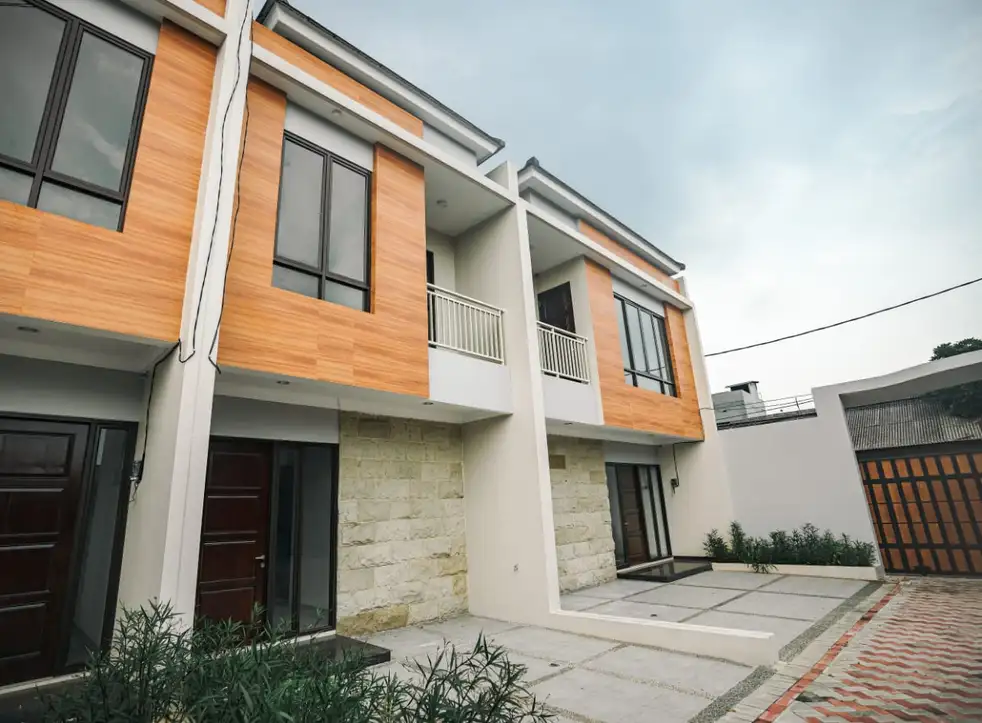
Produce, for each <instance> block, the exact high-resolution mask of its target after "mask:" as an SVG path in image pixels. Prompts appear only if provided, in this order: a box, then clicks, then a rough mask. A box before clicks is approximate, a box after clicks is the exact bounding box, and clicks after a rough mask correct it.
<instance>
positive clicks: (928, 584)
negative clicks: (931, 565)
mask: <svg viewBox="0 0 982 723" xmlns="http://www.w3.org/2000/svg"><path fill="white" fill-rule="evenodd" d="M830 653H831V654H830V655H827V656H826V658H827V659H826V660H825V661H824V664H823V661H820V662H819V663H818V664H816V666H815V667H814V668H812V670H811V671H810V672H809V673H808V674H806V675H805V676H804V677H803V678H802V681H801V682H800V683H799V685H798V686H796V688H793V689H792V695H794V696H795V697H794V699H793V700H792V701H791V702H790V706H789V707H785V706H787V703H786V702H784V703H783V704H781V703H780V702H779V703H778V704H776V705H774V706H772V707H771V708H770V709H769V710H768V711H767V712H766V713H764V714H763V715H762V716H761V717H760V718H758V720H760V721H774V720H777V721H779V723H799V722H800V721H807V722H808V723H832V722H833V721H834V722H836V723H839V722H841V721H849V722H850V723H855V722H860V723H899V722H900V721H982V580H945V579H940V578H927V579H917V580H910V581H906V582H905V583H903V584H902V585H901V586H900V588H899V590H898V591H897V592H896V594H895V595H894V596H893V598H892V599H890V601H889V602H888V603H887V604H886V605H885V606H884V607H883V609H882V610H880V611H879V612H877V613H876V614H875V615H874V616H872V618H870V619H869V621H868V622H866V623H865V624H861V623H858V624H857V626H856V628H854V629H853V630H852V631H850V633H849V634H846V635H845V636H843V638H842V639H840V641H839V642H838V643H836V644H835V645H834V646H833V648H832V650H831V651H830Z"/></svg>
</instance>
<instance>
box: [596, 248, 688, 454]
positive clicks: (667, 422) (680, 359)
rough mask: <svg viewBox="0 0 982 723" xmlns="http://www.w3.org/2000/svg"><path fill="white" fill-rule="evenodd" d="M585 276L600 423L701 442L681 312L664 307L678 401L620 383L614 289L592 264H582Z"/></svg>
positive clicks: (603, 272) (621, 371) (603, 271)
mask: <svg viewBox="0 0 982 723" xmlns="http://www.w3.org/2000/svg"><path fill="white" fill-rule="evenodd" d="M586 272H587V288H588V292H589V298H590V313H591V315H592V316H593V338H594V343H595V345H596V349H597V367H598V370H599V373H600V398H601V401H602V403H603V411H604V423H605V424H607V425H610V426H613V427H624V428H626V429H634V430H638V431H642V432H654V433H658V434H671V435H677V436H680V437H686V438H688V439H702V438H703V428H702V417H701V415H700V414H699V401H698V399H697V396H696V385H695V377H694V375H693V372H692V359H691V356H690V352H689V342H688V338H687V336H686V331H685V319H684V318H683V315H682V312H681V311H680V310H679V309H676V308H675V307H673V306H670V305H668V304H665V328H666V331H667V335H668V344H669V347H670V351H671V356H672V368H673V369H674V370H675V379H676V384H677V389H678V396H677V397H669V396H666V395H664V394H659V393H658V392H653V391H650V390H648V389H641V388H639V387H634V386H631V385H630V384H628V383H626V382H625V381H624V361H623V359H622V358H621V342H620V331H619V329H618V326H617V312H616V308H615V306H614V284H613V280H612V278H611V275H610V272H609V271H608V270H607V269H605V268H604V267H602V266H600V265H598V264H595V263H593V262H592V261H587V266H586Z"/></svg>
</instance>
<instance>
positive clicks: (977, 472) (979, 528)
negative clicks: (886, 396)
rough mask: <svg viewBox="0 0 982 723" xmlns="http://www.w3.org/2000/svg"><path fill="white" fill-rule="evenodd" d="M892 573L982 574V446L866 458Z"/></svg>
mask: <svg viewBox="0 0 982 723" xmlns="http://www.w3.org/2000/svg"><path fill="white" fill-rule="evenodd" d="M859 469H860V472H861V473H862V478H863V488H864V490H865V492H866V502H867V504H868V505H869V509H870V516H871V517H872V519H873V528H874V530H875V532H876V539H877V543H878V544H879V547H880V556H881V557H882V559H883V567H884V569H885V570H886V571H887V572H896V573H916V574H935V575H937V574H940V575H982V444H980V443H979V442H970V443H959V444H946V445H934V446H933V447H921V448H903V449H894V450H875V451H869V452H862V453H860V454H859Z"/></svg>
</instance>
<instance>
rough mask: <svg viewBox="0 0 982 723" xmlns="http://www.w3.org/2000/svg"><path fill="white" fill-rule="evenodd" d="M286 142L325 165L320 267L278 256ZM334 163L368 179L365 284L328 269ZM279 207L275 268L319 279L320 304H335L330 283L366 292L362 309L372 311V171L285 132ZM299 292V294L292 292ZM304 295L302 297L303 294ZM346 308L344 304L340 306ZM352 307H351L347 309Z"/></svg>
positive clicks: (281, 159) (277, 204) (366, 182)
mask: <svg viewBox="0 0 982 723" xmlns="http://www.w3.org/2000/svg"><path fill="white" fill-rule="evenodd" d="M287 141H289V142H291V143H295V144H297V145H298V146H300V147H301V148H304V149H305V150H308V151H310V152H312V153H316V154H318V155H320V156H321V157H322V159H323V162H324V166H323V169H322V171H321V173H322V177H321V184H322V189H323V192H322V193H321V208H320V211H321V216H320V260H321V263H320V268H316V267H314V266H310V265H308V264H304V263H300V262H298V261H294V260H292V259H288V258H285V257H282V256H280V255H279V254H278V250H279V209H280V206H281V201H282V198H283V196H282V194H283V187H284V184H283V162H284V159H285V156H286V144H287ZM334 164H338V165H340V166H342V167H343V168H346V169H347V170H349V171H352V172H354V173H357V174H358V175H360V176H362V177H364V179H365V267H364V268H365V281H359V280H357V279H352V278H350V277H348V276H343V275H342V274H337V273H334V272H332V271H329V270H328V268H327V267H328V262H329V259H330V253H331V181H332V177H333V174H332V173H331V169H332V167H333V166H334ZM276 208H277V217H276V220H277V229H276V239H275V241H274V242H273V266H280V267H282V268H285V269H289V270H291V271H296V272H297V273H301V274H306V275H307V276H316V277H317V297H318V298H319V299H320V300H321V301H328V303H336V302H333V301H329V300H327V299H325V298H324V286H325V283H327V282H332V283H335V284H340V285H341V286H346V287H348V288H350V289H356V290H358V291H361V292H364V304H363V306H362V311H369V312H370V311H371V306H372V225H371V224H372V172H371V171H367V170H365V169H364V168H362V167H361V166H358V165H356V164H354V163H352V162H351V161H349V160H347V159H345V158H343V157H342V156H339V155H337V154H336V153H332V152H331V151H329V150H327V149H326V148H321V147H320V146H318V145H315V144H314V143H311V142H310V141H308V140H306V139H304V138H301V137H300V136H298V135H296V134H295V133H291V132H290V131H285V132H284V133H283V148H282V150H281V151H280V190H279V197H278V198H277V202H276ZM293 293H299V292H293ZM301 295H302V294H301ZM340 305H341V306H344V304H340ZM348 308H352V307H348Z"/></svg>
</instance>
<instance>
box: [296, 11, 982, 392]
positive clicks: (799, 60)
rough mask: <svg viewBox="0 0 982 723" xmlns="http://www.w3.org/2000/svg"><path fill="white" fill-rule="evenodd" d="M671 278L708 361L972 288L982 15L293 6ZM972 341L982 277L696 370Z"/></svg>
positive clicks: (806, 365) (783, 385) (815, 369)
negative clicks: (684, 292)
mask: <svg viewBox="0 0 982 723" xmlns="http://www.w3.org/2000/svg"><path fill="white" fill-rule="evenodd" d="M293 4H294V5H296V6H297V7H298V8H299V9H301V10H303V11H304V12H306V13H308V14H309V15H311V16H313V17H315V18H316V19H318V20H319V21H320V22H321V23H322V24H324V25H325V26H327V27H328V28H331V29H332V30H334V31H335V32H336V33H338V34H339V35H341V36H342V37H344V38H345V39H347V40H348V41H350V42H352V43H354V44H355V45H357V46H359V47H360V48H362V49H363V50H364V51H366V52H367V53H369V54H370V55H373V56H374V57H375V58H377V59H378V60H380V61H381V62H383V63H385V64H386V65H388V66H390V67H391V68H393V69H394V70H396V72H398V73H400V74H401V75H403V76H405V77H406V78H408V79H409V80H411V81H412V82H414V83H416V84H417V85H419V86H420V87H422V88H424V89H425V90H427V91H428V92H429V93H431V94H432V95H434V96H436V97H437V98H439V99H440V100H441V101H443V102H444V103H446V104H447V105H449V106H450V107H452V108H453V109H454V110H456V111H457V112H459V113H461V114H462V115H464V116H466V117H467V118H468V119H470V120H472V121H473V122H475V123H476V124H477V125H479V126H481V127H482V128H483V129H485V130H486V131H488V132H489V133H491V134H492V135H495V136H498V137H500V138H503V139H505V141H506V142H507V144H508V145H507V148H506V149H505V151H503V154H504V157H507V158H509V159H511V160H513V161H515V162H517V163H519V164H521V163H523V162H524V161H525V159H526V158H528V156H530V155H535V156H537V157H538V158H539V160H540V162H541V163H542V164H543V166H545V167H546V168H547V169H549V170H550V171H552V172H553V173H555V174H556V175H558V176H560V177H561V178H563V179H564V180H565V181H566V182H567V183H569V184H570V185H572V186H573V187H575V188H576V189H578V190H579V191H581V192H582V193H583V194H584V195H586V196H588V197H590V198H591V199H593V200H594V201H596V202H597V203H598V204H599V205H601V206H602V207H604V208H605V209H607V210H608V211H610V212H611V213H613V214H615V215H616V216H617V217H619V218H620V219H621V220H623V221H624V222H625V223H627V224H628V225H629V226H631V227H632V228H634V229H636V230H638V231H639V232H640V233H642V234H643V235H645V236H646V237H647V238H648V239H649V240H651V241H652V242H653V243H655V244H656V245H658V246H659V247H661V248H662V249H664V250H665V251H666V252H667V253H669V254H670V255H672V256H673V257H675V258H677V259H679V260H681V261H684V262H685V263H686V265H687V267H688V269H687V272H686V275H687V277H688V278H689V284H690V291H691V293H692V296H693V299H694V301H695V303H696V306H697V309H698V313H699V321H700V325H701V329H702V338H703V346H704V348H705V351H707V352H710V351H716V350H720V349H726V348H730V347H733V346H739V345H743V344H746V343H751V342H755V341H759V340H764V339H768V338H772V337H776V336H781V335H784V334H788V333H793V332H796V331H799V330H802V329H806V328H809V327H813V326H818V325H821V324H824V323H830V322H833V321H837V320H839V319H842V318H846V317H849V316H854V315H857V314H859V313H863V312H866V311H871V310H873V309H876V308H879V307H881V306H886V305H889V304H892V303H896V302H899V301H903V300H905V299H907V298H910V297H913V296H918V295H920V294H923V293H929V292H931V291H934V290H936V289H939V288H942V287H945V286H949V285H952V284H954V283H958V282H960V281H964V280H968V279H970V278H974V277H977V276H982V0H961V1H958V0H919V1H917V2H910V1H904V0H878V1H872V0H863V1H862V2H855V1H853V0H848V1H834V0H815V1H814V2H811V1H809V2H806V1H804V0H796V1H795V2H785V1H774V2H745V1H742V0H741V1H734V0H720V1H719V2H703V1H698V0H678V1H675V2H667V1H664V0H658V1H657V2H655V1H653V0H644V1H637V2H627V1H624V0H619V1H618V2H599V1H597V2H593V1H590V2H587V1H581V2H577V1H574V0H556V1H554V2H545V1H540V0H495V2H463V1H462V0H413V1H412V2H408V1H407V0H293ZM966 336H977V337H982V284H977V285H975V286H973V287H969V288H968V289H964V290H960V291H956V292H952V293H951V294H948V295H946V296H942V297H940V298H937V299H934V300H930V301H926V302H922V303H921V304H917V305H914V306H912V307H909V308H906V309H903V310H899V311H895V312H890V313H889V314H886V315H883V316H880V317H877V318H874V319H870V320H867V321H862V322H857V323H855V324H851V325H848V326H846V327H844V328H841V329H836V330H832V331H827V332H821V333H819V334H815V335H813V336H810V337H806V338H804V339H801V340H795V341H789V342H784V343H781V344H776V345H773V346H769V347H764V348H762V349H759V350H753V351H747V352H739V353H736V354H732V355H727V356H723V357H718V358H715V359H710V360H708V361H709V372H710V380H711V383H712V387H713V391H720V390H721V389H722V388H723V386H724V385H726V384H729V383H733V382H739V381H744V380H747V379H756V380H759V381H760V382H761V391H762V394H763V395H764V396H765V397H766V398H770V399H774V398H778V397H783V396H788V395H793V394H803V393H808V392H809V390H810V389H811V388H812V387H813V386H819V385H822V384H830V383H835V382H838V381H845V380H849V379H856V378H860V377H865V376H872V375H876V374H882V373H886V372H889V371H892V370H894V369H898V368H902V367H905V366H910V365H912V364H916V363H919V362H921V361H926V360H927V359H928V358H929V356H930V354H931V349H932V348H933V347H934V346H935V345H936V344H939V343H941V342H945V341H952V340H957V339H961V338H963V337H966Z"/></svg>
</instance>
